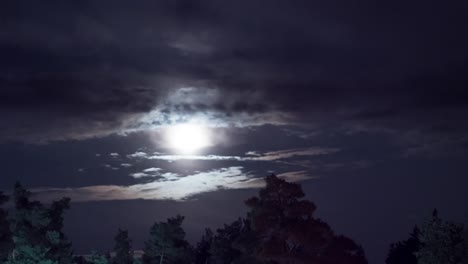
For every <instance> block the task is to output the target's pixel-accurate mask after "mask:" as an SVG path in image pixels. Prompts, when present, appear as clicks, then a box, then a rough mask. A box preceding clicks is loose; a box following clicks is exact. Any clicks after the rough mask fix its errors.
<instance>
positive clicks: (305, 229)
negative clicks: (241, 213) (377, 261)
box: [246, 175, 367, 264]
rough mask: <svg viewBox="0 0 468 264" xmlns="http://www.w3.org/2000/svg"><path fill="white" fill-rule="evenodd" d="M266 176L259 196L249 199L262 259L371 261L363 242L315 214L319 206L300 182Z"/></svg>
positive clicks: (322, 261)
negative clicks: (339, 231) (335, 230)
mask: <svg viewBox="0 0 468 264" xmlns="http://www.w3.org/2000/svg"><path fill="white" fill-rule="evenodd" d="M265 180H266V187H265V188H263V189H261V190H260V192H259V197H253V198H250V199H248V200H247V201H246V204H247V206H248V207H250V209H251V210H250V212H249V213H248V218H249V219H250V220H251V223H252V228H253V231H254V232H255V233H256V235H257V238H258V243H257V246H256V255H257V257H258V258H259V259H261V260H264V261H272V262H276V263H288V264H293V263H298V264H300V263H347V264H351V263H352V264H354V263H356V264H357V263H359V264H361V263H367V260H366V259H365V257H364V251H363V250H362V248H361V247H360V246H358V245H356V243H354V241H352V240H351V239H349V238H346V237H343V236H336V235H335V234H334V233H333V231H332V230H331V228H330V227H329V226H328V225H327V224H326V223H325V222H323V221H321V220H319V219H316V218H314V217H313V214H314V211H315V209H316V206H315V205H314V203H312V202H310V201H307V200H304V199H303V197H304V193H303V191H302V188H301V186H300V185H299V184H295V183H289V182H286V181H284V180H282V179H279V178H278V177H276V176H275V175H271V176H268V177H266V179H265Z"/></svg>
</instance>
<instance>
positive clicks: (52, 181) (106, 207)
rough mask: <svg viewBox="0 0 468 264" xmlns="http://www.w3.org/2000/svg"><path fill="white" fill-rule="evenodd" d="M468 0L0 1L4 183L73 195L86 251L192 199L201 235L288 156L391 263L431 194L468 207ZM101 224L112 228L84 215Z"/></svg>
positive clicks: (281, 169) (459, 208)
mask: <svg viewBox="0 0 468 264" xmlns="http://www.w3.org/2000/svg"><path fill="white" fill-rule="evenodd" d="M467 13H468V7H467V4H466V3H465V2H463V1H403V0H395V1H387V2H376V1H370V0H363V1H359V2H357V3H356V2H351V1H345V0H335V1H310V0H297V1H281V0H278V1H277V0H273V1H262V0H250V1H215V0H200V1H137V2H135V3H133V2H132V3H131V4H129V2H128V1H120V0H112V1H86V0H85V1H76V2H66V3H65V2H54V3H52V2H50V1H45V2H44V1H22V0H18V1H7V2H2V3H1V4H0V17H1V18H2V19H1V23H0V58H1V59H0V120H1V122H0V159H1V160H2V163H1V164H2V166H1V167H2V170H3V171H2V173H1V175H2V176H0V189H3V190H10V189H11V187H12V186H13V184H14V182H16V181H21V182H22V183H23V184H24V185H25V186H27V187H29V188H31V189H32V190H34V192H35V195H37V197H38V198H39V199H41V200H45V201H50V200H51V199H56V198H59V197H61V196H64V195H66V196H70V197H71V198H72V199H73V201H74V204H72V211H71V212H70V217H69V218H68V219H67V220H69V222H70V224H69V226H67V230H68V231H67V232H68V234H69V236H70V237H71V239H72V242H73V243H74V246H75V247H76V248H77V250H78V251H80V252H86V251H88V250H90V249H99V247H104V246H105V245H107V241H103V240H104V238H106V239H107V237H109V239H111V238H110V237H111V235H112V234H113V232H114V231H115V230H114V229H115V228H117V227H118V226H119V225H120V224H122V225H126V226H127V227H128V228H129V230H130V233H131V234H133V239H134V241H135V246H136V247H141V246H142V245H143V240H144V239H145V234H146V231H147V229H148V227H149V225H150V224H151V223H152V222H153V221H155V220H160V219H164V218H165V217H167V216H169V214H176V213H180V214H182V215H186V216H187V218H186V219H187V220H186V223H187V232H188V234H189V237H190V236H191V237H196V236H198V234H199V233H200V232H202V230H203V229H204V228H205V227H206V226H211V227H217V226H216V225H219V224H222V223H224V222H230V221H231V220H234V219H235V218H236V217H237V216H240V215H242V214H243V212H244V211H243V210H244V207H243V201H244V200H245V199H247V198H248V197H249V196H251V195H252V193H254V191H255V190H256V188H259V187H261V186H262V180H261V179H262V177H264V176H266V175H268V174H270V173H276V174H279V175H281V177H283V178H286V179H288V180H291V181H295V182H300V183H301V184H303V186H304V190H305V192H306V195H307V197H308V198H310V199H312V200H313V201H314V202H316V204H317V207H318V215H319V217H322V218H323V219H325V220H326V221H327V222H329V223H330V224H331V225H332V226H333V228H334V229H336V231H337V232H338V233H345V234H347V235H349V236H350V237H352V238H353V239H355V240H356V241H357V242H358V243H361V244H362V245H363V246H364V248H365V250H366V254H367V255H368V256H369V260H370V263H371V264H373V263H382V261H383V258H384V254H385V251H386V250H387V248H388V244H389V243H390V242H392V241H396V240H399V239H402V238H404V237H405V236H406V233H407V232H408V231H409V230H410V229H411V227H412V226H413V225H414V224H415V223H416V222H418V221H420V220H422V219H423V218H424V216H426V215H428V214H429V213H430V211H431V210H432V208H434V207H438V208H439V209H440V210H441V212H443V213H444V214H445V215H447V216H448V217H453V218H457V219H462V218H463V217H465V215H466V213H468V208H467V207H466V205H465V204H463V203H461V202H460V201H462V200H464V201H466V200H467V199H468V194H467V192H466V188H465V186H468V177H467V173H468V169H467V167H466V162H467V157H468V155H467V154H468V136H467V135H468V122H466V117H467V116H468V90H467V88H466V87H468V77H467V76H468V50H467V48H466V47H468V37H467V34H465V31H466V28H467V27H468V16H466V14H467ZM58 21H59V22H58ZM221 202H222V203H221ZM130 204H131V205H132V206H130ZM225 204H229V205H230V206H226V205H225ZM74 208H76V209H74ZM119 208H125V210H127V211H129V212H130V211H131V212H132V213H131V214H125V215H121V214H120V213H119V212H120V211H119V210H120V209H119ZM86 210H88V211H89V210H90V211H93V212H95V213H94V214H91V215H92V216H90V218H89V219H88V218H86V219H85V217H84V215H85V212H86ZM149 218H151V219H149ZM228 218H229V219H228ZM108 219H121V220H122V222H121V223H117V220H115V223H114V222H112V223H108V222H109V221H108ZM93 226H104V227H103V228H102V230H97V229H96V230H94V231H96V232H95V233H96V234H97V235H96V236H99V237H96V239H89V237H84V232H80V231H82V230H83V229H87V230H93V228H94V227H93ZM113 228H114V229H113ZM103 237H104V238H103ZM90 241H91V243H88V242H90ZM109 241H110V240H109ZM93 243H94V244H93Z"/></svg>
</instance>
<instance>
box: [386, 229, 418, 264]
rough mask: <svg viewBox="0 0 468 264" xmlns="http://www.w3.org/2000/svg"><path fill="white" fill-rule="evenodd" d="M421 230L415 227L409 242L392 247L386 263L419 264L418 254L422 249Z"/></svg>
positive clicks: (398, 243) (405, 241)
mask: <svg viewBox="0 0 468 264" xmlns="http://www.w3.org/2000/svg"><path fill="white" fill-rule="evenodd" d="M420 244H421V242H420V241H419V229H418V228H417V227H415V228H414V229H413V232H412V233H411V234H410V237H409V238H408V239H407V240H403V241H399V242H397V243H394V244H391V245H390V251H389V253H388V256H387V259H386V261H385V263H387V264H417V263H418V259H417V257H416V252H418V250H419V248H420Z"/></svg>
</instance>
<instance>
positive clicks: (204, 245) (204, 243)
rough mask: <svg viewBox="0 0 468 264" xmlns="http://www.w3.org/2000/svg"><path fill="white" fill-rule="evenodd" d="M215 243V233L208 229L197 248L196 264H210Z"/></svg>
mask: <svg viewBox="0 0 468 264" xmlns="http://www.w3.org/2000/svg"><path fill="white" fill-rule="evenodd" d="M212 243H213V231H211V229H209V228H207V229H205V233H204V234H203V236H202V238H201V240H200V241H199V242H198V243H197V247H196V248H195V264H209V263H210V262H209V260H210V256H211V254H210V250H211V245H212Z"/></svg>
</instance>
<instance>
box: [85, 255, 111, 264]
mask: <svg viewBox="0 0 468 264" xmlns="http://www.w3.org/2000/svg"><path fill="white" fill-rule="evenodd" d="M86 262H87V263H89V264H108V263H109V261H108V258H106V256H104V255H101V254H98V253H97V252H92V254H91V256H88V257H86Z"/></svg>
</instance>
